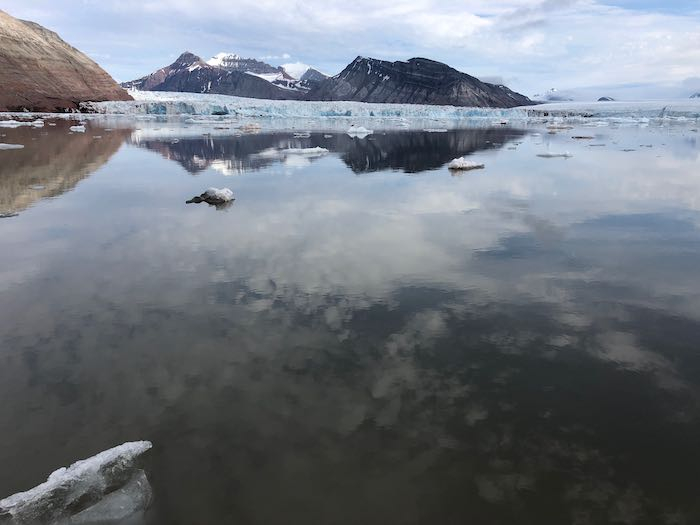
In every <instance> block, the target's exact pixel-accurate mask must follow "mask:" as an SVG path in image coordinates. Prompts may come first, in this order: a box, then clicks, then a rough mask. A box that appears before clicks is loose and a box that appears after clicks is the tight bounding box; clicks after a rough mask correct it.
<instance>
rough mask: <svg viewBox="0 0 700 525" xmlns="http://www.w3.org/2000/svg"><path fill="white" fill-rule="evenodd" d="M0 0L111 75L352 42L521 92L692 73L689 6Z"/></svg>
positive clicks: (317, 62) (320, 53)
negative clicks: (226, 55) (185, 55)
mask: <svg viewBox="0 0 700 525" xmlns="http://www.w3.org/2000/svg"><path fill="white" fill-rule="evenodd" d="M618 3H619V2H618ZM5 4H6V5H5V6H4V8H5V9H6V10H7V11H8V12H10V13H11V14H13V15H15V16H20V17H24V18H31V19H34V20H36V21H37V22H39V23H42V24H44V25H47V26H48V27H50V28H51V29H54V30H56V31H58V32H59V33H60V34H61V35H62V36H64V38H65V39H66V40H68V41H69V42H70V43H72V44H74V45H76V46H77V47H79V48H81V49H86V50H90V51H91V53H92V56H94V57H95V58H96V59H98V60H99V61H100V62H101V63H102V65H103V66H105V67H106V68H107V69H108V71H110V72H111V73H112V74H113V75H114V76H116V77H118V78H121V79H128V78H135V77H138V76H141V75H143V74H145V73H148V72H150V71H152V70H154V69H156V68H158V67H162V66H163V65H164V64H167V63H169V62H170V61H171V57H172V56H173V55H177V54H178V53H179V52H181V51H183V50H184V49H191V50H192V51H195V52H197V53H198V54H200V55H202V56H211V55H213V54H215V53H217V52H220V51H224V50H225V51H231V52H236V53H238V54H240V55H244V56H250V57H262V58H263V59H265V60H269V61H272V62H273V63H274V62H275V61H282V60H285V61H289V58H291V57H292V56H293V57H294V59H295V60H296V61H300V62H303V63H305V64H311V65H312V66H314V67H316V68H319V69H321V70H323V71H327V72H329V73H336V72H338V71H340V70H341V69H342V68H343V67H344V66H345V65H346V64H347V63H349V62H350V61H351V60H352V59H353V58H354V57H355V56H356V55H358V54H361V55H368V56H375V57H379V58H385V59H390V60H397V59H407V58H410V57H413V56H426V57H430V58H434V59H436V60H440V61H443V62H446V63H448V64H450V65H452V66H453V67H456V68H457V69H460V70H463V71H466V72H468V73H470V74H473V75H475V76H477V77H486V78H491V77H494V76H502V77H505V78H506V79H513V80H512V84H511V87H512V88H514V89H516V90H518V91H521V92H524V93H526V94H530V95H531V94H534V93H536V92H541V91H542V90H543V89H547V88H549V87H552V86H556V87H558V88H562V89H565V88H575V87H581V86H597V85H619V84H630V83H636V84H643V83H652V82H655V83H658V82H659V81H660V80H661V81H662V83H664V84H669V85H670V84H675V85H679V83H681V82H683V81H684V80H685V79H687V78H690V77H695V76H697V74H698V72H697V64H698V63H700V23H699V22H698V16H697V13H692V12H688V11H687V10H680V9H673V10H669V9H665V10H662V9H661V8H662V7H663V6H657V7H656V8H654V7H653V5H651V4H650V3H649V2H641V1H640V2H632V1H629V2H627V1H626V2H624V5H623V6H622V7H621V6H619V5H618V6H615V5H606V3H603V2H602V1H597V0H565V1H561V0H556V1H555V0H544V1H543V0H495V1H493V2H484V1H477V0H460V1H457V0H447V1H438V0H397V1H396V2H392V3H391V4H390V5H380V6H377V4H376V2H374V1H371V0H358V1H356V2H353V3H347V2H344V1H340V0H330V1H323V2H322V1H321V0H308V1H305V2H301V1H298V0H294V1H290V2H284V3H282V2H279V1H277V0H255V1H254V0H239V1H237V2H235V5H234V4H233V3H231V2H228V1H224V0H197V1H194V0H173V1H171V2H168V3H164V2H160V1H155V0H139V1H136V0H121V1H119V2H117V1H116V0H104V1H100V2H95V1H83V2H82V5H81V9H79V10H76V9H74V8H73V2H70V1H69V0H51V1H50V0H36V1H35V2H32V6H31V7H28V6H27V2H26V1H24V0H7V1H6V2H5ZM66 13H70V14H66ZM135 50H138V51H139V52H138V53H135V52H134V51H135ZM275 65H277V63H275Z"/></svg>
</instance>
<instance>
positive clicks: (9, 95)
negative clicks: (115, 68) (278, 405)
mask: <svg viewBox="0 0 700 525" xmlns="http://www.w3.org/2000/svg"><path fill="white" fill-rule="evenodd" d="M0 86H2V89H0V111H19V110H24V109H26V110H30V111H58V112H62V111H68V110H75V109H78V107H79V105H80V103H81V102H87V101H103V100H131V97H130V96H129V94H128V93H127V92H126V91H124V90H123V89H122V88H120V87H119V85H118V84H117V83H116V82H115V81H114V79H112V77H110V76H109V74H108V73H107V72H106V71H104V70H103V69H102V68H101V67H100V66H98V65H97V64H96V63H95V62H93V61H92V60H91V59H90V58H88V57H87V56H86V55H85V54H83V53H81V52H80V51H78V50H77V49H75V48H74V47H72V46H70V45H69V44H67V43H66V42H64V41H63V40H61V37H59V36H58V35H57V34H56V33H54V32H53V31H49V30H48V29H46V28H45V27H42V26H40V25H39V24H35V23H34V22H27V21H25V20H19V19H17V18H14V17H12V16H10V15H8V14H7V13H5V12H4V11H0Z"/></svg>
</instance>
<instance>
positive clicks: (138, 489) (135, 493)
mask: <svg viewBox="0 0 700 525" xmlns="http://www.w3.org/2000/svg"><path fill="white" fill-rule="evenodd" d="M152 499H153V490H152V489H151V484H150V483H149V482H148V478H147V477H146V474H145V473H144V472H143V471H140V472H138V473H137V474H136V475H134V477H133V478H131V481H129V482H128V483H127V484H126V485H124V486H123V487H122V488H120V489H117V490H115V491H114V492H111V493H109V494H108V495H107V496H105V497H104V498H102V500H101V501H99V502H98V503H96V504H95V505H93V506H92V507H89V508H87V509H85V510H83V511H81V512H79V513H78V514H76V515H75V516H73V517H72V518H71V519H70V521H69V523H70V525H78V524H81V525H83V524H84V525H88V524H90V525H94V524H97V523H114V524H117V523H119V524H122V523H124V520H126V519H127V518H131V519H132V520H134V518H136V517H137V516H138V514H142V513H143V511H145V510H146V509H147V508H148V507H149V506H150V504H151V500H152ZM130 523H133V522H130Z"/></svg>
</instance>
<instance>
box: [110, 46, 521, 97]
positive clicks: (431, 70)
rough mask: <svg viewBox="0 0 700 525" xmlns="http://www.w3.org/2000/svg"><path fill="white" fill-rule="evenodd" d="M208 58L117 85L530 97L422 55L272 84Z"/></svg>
mask: <svg viewBox="0 0 700 525" xmlns="http://www.w3.org/2000/svg"><path fill="white" fill-rule="evenodd" d="M217 56H219V55H217ZM233 56H235V55H233ZM234 62H235V61H234ZM256 62H257V61H256ZM211 63H212V61H210V63H207V62H204V61H203V60H202V59H201V58H199V57H198V56H196V55H193V54H192V53H189V52H187V53H183V54H182V55H181V56H180V57H179V58H178V59H177V60H176V61H175V62H174V63H173V64H171V65H170V66H167V67H165V68H162V69H159V70H158V71H156V72H154V73H152V74H151V75H148V76H146V77H142V78H140V79H137V80H134V81H131V82H126V83H124V84H122V85H123V86H124V87H129V88H136V89H143V90H150V91H184V92H191V93H216V94H222V95H233V96H240V97H250V98H263V99H273V100H316V101H333V100H343V101H358V102H374V103H400V104H433V105H453V106H475V107H504V108H509V107H515V106H522V105H529V104H533V102H532V101H531V100H530V99H529V98H527V97H526V96H524V95H521V94H519V93H516V92H514V91H512V90H510V89H508V88H507V87H506V86H503V85H496V84H489V83H487V82H482V81H480V80H479V79H477V78H475V77H472V76H470V75H467V74H466V73H461V72H459V71H457V70H456V69H453V68H451V67H449V66H447V65H446V64H442V63H440V62H436V61H434V60H429V59H425V58H412V59H410V60H408V61H407V62H387V61H384V60H377V59H373V58H365V57H357V58H356V59H355V60H354V61H353V62H352V63H351V64H350V65H348V66H347V67H346V68H345V69H344V70H343V71H342V72H341V73H340V74H338V75H336V76H334V77H326V76H325V75H323V74H322V73H320V72H318V71H317V70H315V69H309V70H308V71H307V72H306V73H305V74H304V75H303V76H302V78H301V79H300V80H299V81H292V82H288V81H284V80H280V81H279V82H278V83H277V84H276V83H273V82H268V81H267V80H265V79H263V78H259V77H256V76H255V75H252V74H249V73H247V72H244V71H241V70H240V69H230V68H229V69H225V68H223V67H220V66H216V65H211ZM222 63H224V61H222ZM236 67H238V66H236ZM270 67H272V66H270ZM278 84H283V85H278Z"/></svg>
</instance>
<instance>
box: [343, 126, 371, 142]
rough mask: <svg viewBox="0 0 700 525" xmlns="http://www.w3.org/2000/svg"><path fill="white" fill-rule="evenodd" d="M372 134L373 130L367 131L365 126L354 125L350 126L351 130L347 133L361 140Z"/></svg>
mask: <svg viewBox="0 0 700 525" xmlns="http://www.w3.org/2000/svg"><path fill="white" fill-rule="evenodd" d="M372 133H374V131H373V130H371V129H367V128H365V127H364V126H355V125H354V124H353V125H352V126H350V129H348V131H347V134H348V135H350V136H351V137H357V138H361V139H363V138H365V137H368V136H369V135H371V134H372Z"/></svg>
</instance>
